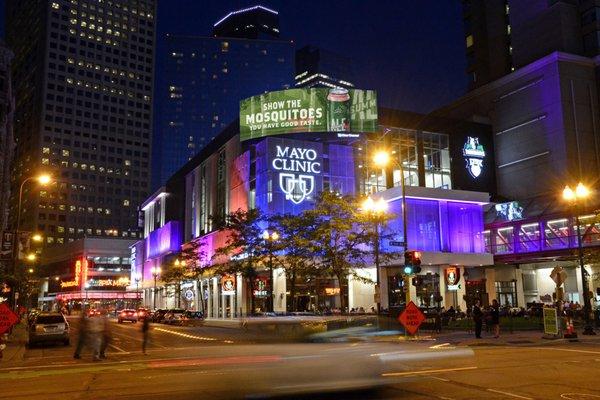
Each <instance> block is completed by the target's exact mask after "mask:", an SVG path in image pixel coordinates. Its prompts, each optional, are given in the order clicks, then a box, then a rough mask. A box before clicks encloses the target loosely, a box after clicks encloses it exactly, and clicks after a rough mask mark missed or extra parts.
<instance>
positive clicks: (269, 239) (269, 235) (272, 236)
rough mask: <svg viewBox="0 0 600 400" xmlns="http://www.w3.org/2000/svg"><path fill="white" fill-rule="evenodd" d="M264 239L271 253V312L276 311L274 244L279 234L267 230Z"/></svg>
mask: <svg viewBox="0 0 600 400" xmlns="http://www.w3.org/2000/svg"><path fill="white" fill-rule="evenodd" d="M262 238H263V239H264V240H265V243H266V244H267V251H268V253H269V283H270V288H269V295H270V296H269V311H271V312H274V311H275V298H274V297H273V289H274V286H275V285H274V279H273V243H274V242H276V241H278V240H279V234H278V233H277V232H275V231H273V232H269V231H268V230H265V231H264V232H263V234H262Z"/></svg>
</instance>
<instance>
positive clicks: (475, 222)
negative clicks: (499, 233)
mask: <svg viewBox="0 0 600 400" xmlns="http://www.w3.org/2000/svg"><path fill="white" fill-rule="evenodd" d="M406 204H407V209H408V213H407V219H406V224H407V230H408V248H409V249H411V250H421V251H436V252H440V251H441V252H452V253H483V252H484V248H485V247H484V242H483V233H482V232H483V229H484V228H483V210H482V209H481V206H480V205H478V204H473V203H460V202H450V201H444V200H440V199H431V200H429V199H415V198H407V199H406ZM388 211H389V212H390V213H392V214H394V215H395V218H394V219H392V220H391V221H390V222H389V223H388V224H387V226H386V227H385V228H384V233H385V234H388V235H390V234H391V236H392V237H391V238H390V239H389V240H385V241H384V242H383V243H382V247H383V250H384V251H401V250H402V246H401V242H402V241H403V238H404V236H403V234H402V228H403V222H402V200H401V199H397V200H394V201H391V202H390V203H389V204H388Z"/></svg>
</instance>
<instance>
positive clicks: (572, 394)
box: [560, 393, 600, 400]
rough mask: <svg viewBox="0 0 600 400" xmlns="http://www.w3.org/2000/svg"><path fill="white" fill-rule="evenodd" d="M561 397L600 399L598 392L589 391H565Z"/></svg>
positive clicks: (568, 398)
mask: <svg viewBox="0 0 600 400" xmlns="http://www.w3.org/2000/svg"><path fill="white" fill-rule="evenodd" d="M573 396H575V397H573ZM560 397H561V398H563V399H566V400H585V399H600V396H598V395H597V394H587V393H563V394H561V395H560Z"/></svg>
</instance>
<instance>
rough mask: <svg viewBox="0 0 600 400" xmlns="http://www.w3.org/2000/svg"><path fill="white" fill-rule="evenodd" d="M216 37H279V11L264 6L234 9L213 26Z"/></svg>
mask: <svg viewBox="0 0 600 400" xmlns="http://www.w3.org/2000/svg"><path fill="white" fill-rule="evenodd" d="M213 35H214V36H216V37H229V38H244V39H272V38H278V37H279V13H278V12H277V11H275V10H271V9H269V8H267V7H264V6H254V7H248V8H243V9H241V10H236V11H232V12H230V13H229V14H227V15H226V16H224V17H223V18H221V19H220V20H218V21H217V22H215V24H214V26H213Z"/></svg>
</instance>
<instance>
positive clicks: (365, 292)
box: [348, 267, 387, 312]
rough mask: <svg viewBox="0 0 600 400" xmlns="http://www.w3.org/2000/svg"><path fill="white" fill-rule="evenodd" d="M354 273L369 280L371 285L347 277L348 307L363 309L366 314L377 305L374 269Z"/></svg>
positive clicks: (364, 269)
mask: <svg viewBox="0 0 600 400" xmlns="http://www.w3.org/2000/svg"><path fill="white" fill-rule="evenodd" d="M356 273H357V275H359V276H361V277H364V278H367V279H370V280H371V281H372V282H373V283H365V282H362V281H360V280H358V279H356V278H354V277H353V276H352V275H350V276H349V277H348V307H349V308H350V309H352V308H359V307H363V308H364V309H365V311H367V312H368V311H369V310H371V307H375V308H376V307H377V303H375V282H376V280H377V275H376V272H375V268H374V267H373V268H363V269H360V270H357V271H356ZM386 279H387V278H386ZM382 307H383V305H382Z"/></svg>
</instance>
